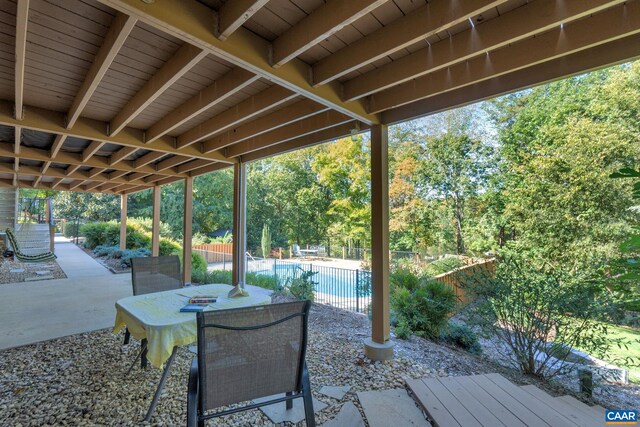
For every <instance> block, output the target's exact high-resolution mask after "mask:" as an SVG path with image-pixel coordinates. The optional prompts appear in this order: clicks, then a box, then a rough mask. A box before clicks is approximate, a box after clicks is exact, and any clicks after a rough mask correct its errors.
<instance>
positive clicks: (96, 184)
mask: <svg viewBox="0 0 640 427" xmlns="http://www.w3.org/2000/svg"><path fill="white" fill-rule="evenodd" d="M101 185H102V182H99V181H91V182H89V183H88V184H86V185H85V186H84V188H83V189H84V191H90V190H93V189H94V188H96V187H100V186H101Z"/></svg>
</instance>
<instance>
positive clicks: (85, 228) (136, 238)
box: [80, 220, 182, 256]
mask: <svg viewBox="0 0 640 427" xmlns="http://www.w3.org/2000/svg"><path fill="white" fill-rule="evenodd" d="M144 227H145V225H144V221H142V222H138V221H135V220H134V221H131V224H130V223H129V221H127V249H139V248H147V249H151V233H150V232H147V231H145V230H144ZM80 231H81V233H82V234H83V235H84V236H85V243H84V245H85V247H87V248H89V249H93V248H95V247H96V246H99V245H103V246H115V245H118V244H119V242H120V224H119V223H117V222H115V221H110V222H92V223H89V224H83V225H82V227H81V228H80ZM176 251H182V246H180V244H179V243H178V242H175V241H173V240H170V239H167V238H162V237H161V238H160V255H161V256H164V255H171V254H172V253H174V252H176Z"/></svg>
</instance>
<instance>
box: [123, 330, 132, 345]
mask: <svg viewBox="0 0 640 427" xmlns="http://www.w3.org/2000/svg"><path fill="white" fill-rule="evenodd" d="M130 337H131V333H130V332H129V328H126V329H125V330H124V342H123V343H122V345H127V344H129V338H130Z"/></svg>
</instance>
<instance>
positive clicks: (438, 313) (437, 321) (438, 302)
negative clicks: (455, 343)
mask: <svg viewBox="0 0 640 427" xmlns="http://www.w3.org/2000/svg"><path fill="white" fill-rule="evenodd" d="M455 305H456V296H455V294H454V292H453V290H451V288H450V287H448V286H446V285H445V284H443V283H441V282H438V281H435V280H428V281H423V283H420V285H419V286H418V287H417V288H415V289H414V290H409V289H407V288H405V287H396V288H395V289H394V290H393V293H392V295H391V307H392V308H393V310H394V312H395V313H396V314H397V315H398V327H397V328H398V329H399V330H398V329H396V334H398V333H400V334H401V335H403V336H404V335H405V332H406V331H407V330H411V331H412V332H413V333H414V334H416V335H418V336H424V337H427V338H432V339H435V338H438V337H439V336H440V332H441V331H442V328H444V327H445V326H446V324H447V319H448V318H449V315H450V314H451V313H452V311H453V309H454V308H455ZM399 336H400V335H399Z"/></svg>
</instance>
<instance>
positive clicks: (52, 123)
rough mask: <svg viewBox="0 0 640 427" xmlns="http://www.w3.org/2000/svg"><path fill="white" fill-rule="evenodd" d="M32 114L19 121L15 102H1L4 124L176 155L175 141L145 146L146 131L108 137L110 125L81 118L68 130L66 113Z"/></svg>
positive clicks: (191, 151) (193, 152) (187, 152)
mask: <svg viewBox="0 0 640 427" xmlns="http://www.w3.org/2000/svg"><path fill="white" fill-rule="evenodd" d="M28 108H29V114H27V115H25V117H24V119H23V120H16V119H15V118H14V117H13V103H11V102H7V101H0V125H5V126H11V127H15V126H21V127H22V128H26V129H33V130H37V131H40V132H45V133H52V134H56V135H63V136H66V137H69V136H71V137H75V138H80V139H87V140H91V141H103V142H106V143H111V144H116V145H122V146H126V147H133V148H144V149H145V150H153V151H160V152H163V153H170V154H175V153H176V147H175V141H174V138H170V137H162V138H158V139H157V140H155V141H153V142H152V143H149V144H145V142H144V132H143V131H142V130H139V129H133V128H130V127H127V128H126V129H125V130H123V131H122V132H120V133H118V134H117V135H115V136H108V135H107V128H108V123H105V122H102V121H98V120H92V119H88V118H86V117H80V118H79V119H78V120H77V121H76V124H75V126H74V127H73V129H71V130H67V129H66V128H65V127H64V123H65V117H64V114H61V113H58V112H55V111H50V110H45V109H42V108H36V107H28ZM180 154H181V155H184V156H190V157H195V158H200V159H209V160H214V161H219V162H230V163H233V162H234V160H233V159H226V158H225V157H224V156H222V155H221V154H218V153H208V154H203V153H202V152H201V151H200V150H199V149H198V148H197V147H185V148H183V149H181V150H180Z"/></svg>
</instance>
